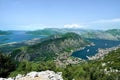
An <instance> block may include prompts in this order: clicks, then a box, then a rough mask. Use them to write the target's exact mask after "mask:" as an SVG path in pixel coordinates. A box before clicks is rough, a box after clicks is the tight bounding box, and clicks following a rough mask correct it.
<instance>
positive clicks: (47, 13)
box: [0, 0, 120, 30]
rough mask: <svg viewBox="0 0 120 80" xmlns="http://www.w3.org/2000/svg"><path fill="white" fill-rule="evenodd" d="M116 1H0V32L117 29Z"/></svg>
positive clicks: (118, 8)
mask: <svg viewBox="0 0 120 80" xmlns="http://www.w3.org/2000/svg"><path fill="white" fill-rule="evenodd" d="M119 3H120V0H69V1H68V0H0V11H1V13H0V30H38V29H44V28H80V29H92V30H107V29H120V15H119V14H120V5H119Z"/></svg>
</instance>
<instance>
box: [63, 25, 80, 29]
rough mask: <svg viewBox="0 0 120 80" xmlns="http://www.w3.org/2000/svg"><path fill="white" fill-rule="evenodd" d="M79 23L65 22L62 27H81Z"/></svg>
mask: <svg viewBox="0 0 120 80" xmlns="http://www.w3.org/2000/svg"><path fill="white" fill-rule="evenodd" d="M81 27H82V26H80V25H79V24H65V25H64V28H81Z"/></svg>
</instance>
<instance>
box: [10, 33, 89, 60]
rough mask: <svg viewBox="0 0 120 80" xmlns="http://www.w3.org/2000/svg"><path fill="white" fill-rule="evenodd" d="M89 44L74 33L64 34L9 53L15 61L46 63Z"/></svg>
mask: <svg viewBox="0 0 120 80" xmlns="http://www.w3.org/2000/svg"><path fill="white" fill-rule="evenodd" d="M88 44H90V43H89V42H87V41H85V40H84V39H82V38H81V37H80V36H79V35H78V34H76V33H66V34H64V35H57V36H56V35H55V36H52V37H51V38H50V39H47V40H45V41H43V42H41V43H38V44H35V45H32V46H29V47H21V48H18V49H16V50H14V51H13V52H12V53H11V57H13V58H14V59H15V60H18V61H21V60H29V61H38V60H40V61H47V60H56V58H57V57H58V56H60V55H61V54H69V53H71V52H72V51H75V50H77V49H80V48H82V47H85V46H86V45H88Z"/></svg>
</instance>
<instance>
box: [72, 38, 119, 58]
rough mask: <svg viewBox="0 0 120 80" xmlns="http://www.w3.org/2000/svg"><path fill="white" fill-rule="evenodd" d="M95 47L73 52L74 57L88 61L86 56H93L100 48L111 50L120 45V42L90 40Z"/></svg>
mask: <svg viewBox="0 0 120 80" xmlns="http://www.w3.org/2000/svg"><path fill="white" fill-rule="evenodd" d="M89 41H91V42H93V43H94V44H95V46H87V47H85V48H84V49H83V50H80V51H76V52H73V54H72V56H74V57H79V58H82V59H85V60H87V59H88V58H87V57H86V56H93V55H95V54H96V53H98V48H103V49H104V48H110V47H114V46H117V45H119V44H120V41H112V40H101V39H89Z"/></svg>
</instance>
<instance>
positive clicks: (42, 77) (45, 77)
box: [0, 70, 63, 80]
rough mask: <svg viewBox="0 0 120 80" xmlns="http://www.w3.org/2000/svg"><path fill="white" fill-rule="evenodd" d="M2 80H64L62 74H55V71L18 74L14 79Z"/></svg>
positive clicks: (3, 79)
mask: <svg viewBox="0 0 120 80" xmlns="http://www.w3.org/2000/svg"><path fill="white" fill-rule="evenodd" d="M0 80H63V78H62V72H57V73H55V72H54V71H49V70H47V71H41V72H35V71H33V72H30V73H28V74H26V75H21V74H18V75H17V76H16V77H13V78H0Z"/></svg>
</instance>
